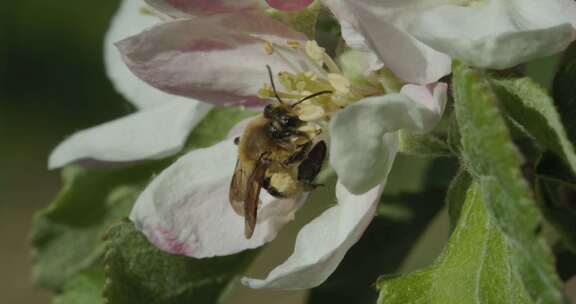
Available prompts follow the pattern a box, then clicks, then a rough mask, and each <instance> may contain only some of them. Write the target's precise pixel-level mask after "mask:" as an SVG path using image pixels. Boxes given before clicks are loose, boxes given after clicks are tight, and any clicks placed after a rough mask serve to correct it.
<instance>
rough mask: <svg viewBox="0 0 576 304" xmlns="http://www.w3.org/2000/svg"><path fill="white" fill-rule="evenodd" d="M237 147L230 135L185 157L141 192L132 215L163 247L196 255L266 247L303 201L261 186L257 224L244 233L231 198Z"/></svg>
mask: <svg viewBox="0 0 576 304" xmlns="http://www.w3.org/2000/svg"><path fill="white" fill-rule="evenodd" d="M236 157H237V150H236V146H235V145H234V144H233V142H232V140H226V141H224V142H221V143H219V144H216V145H214V146H212V147H209V148H206V149H198V150H194V151H192V152H190V153H188V154H187V155H185V156H183V157H181V158H180V159H179V160H178V161H176V162H175V163H174V164H173V165H171V166H170V167H168V168H167V169H165V170H164V171H163V172H162V173H160V175H158V176H157V177H156V178H155V179H154V180H153V181H152V183H150V185H148V187H147V188H146V189H145V190H144V192H142V194H141V195H140V197H139V198H138V200H137V201H136V204H135V205H134V208H133V209H132V212H131V214H130V219H131V220H132V221H133V222H134V224H135V225H136V227H137V228H138V229H139V230H140V231H142V232H143V233H144V234H145V235H146V236H147V237H148V239H149V240H150V241H151V242H152V243H154V244H155V245H156V246H158V247H159V248H160V249H162V250H165V251H167V252H170V253H174V254H181V255H186V256H190V257H195V258H204V257H212V256H221V255H229V254H234V253H237V252H240V251H243V250H246V249H251V248H256V247H259V246H262V245H263V244H265V243H266V242H269V241H271V240H272V239H274V238H275V237H276V234H277V232H278V230H279V229H280V228H281V227H282V226H283V225H284V224H286V223H287V222H289V221H291V220H292V219H293V218H294V213H295V212H296V210H297V209H298V208H299V207H300V206H301V203H302V202H303V199H304V198H302V199H301V200H291V199H284V200H280V199H275V198H273V197H272V196H270V195H269V194H268V193H265V191H263V193H262V195H261V197H260V198H261V200H262V205H261V207H260V209H259V211H258V212H259V213H258V223H257V225H256V230H255V232H254V235H253V236H252V238H251V239H249V240H247V239H246V238H245V237H244V218H243V217H241V216H239V215H237V214H236V213H235V212H234V210H233V209H232V207H231V206H230V203H229V200H228V192H229V185H230V181H231V179H232V173H233V172H234V166H235V164H236Z"/></svg>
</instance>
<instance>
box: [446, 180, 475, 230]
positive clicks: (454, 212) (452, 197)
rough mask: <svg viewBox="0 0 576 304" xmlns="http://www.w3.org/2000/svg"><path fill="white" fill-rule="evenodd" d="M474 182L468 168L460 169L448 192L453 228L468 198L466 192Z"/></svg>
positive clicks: (447, 201)
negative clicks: (467, 170)
mask: <svg viewBox="0 0 576 304" xmlns="http://www.w3.org/2000/svg"><path fill="white" fill-rule="evenodd" d="M471 183H472V177H471V176H470V174H468V172H466V170H463V169H460V171H459V172H458V174H457V175H456V177H455V178H454V180H453V181H452V183H451V184H450V187H449V188H448V193H447V194H446V204H447V205H448V214H449V215H450V226H451V228H452V230H454V228H455V227H456V223H458V219H459V218H460V213H461V211H462V204H463V203H464V199H465V198H466V193H467V192H468V189H469V188H470V184H471Z"/></svg>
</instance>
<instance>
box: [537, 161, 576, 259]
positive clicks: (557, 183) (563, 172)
mask: <svg viewBox="0 0 576 304" xmlns="http://www.w3.org/2000/svg"><path fill="white" fill-rule="evenodd" d="M537 171H538V175H537V188H536V189H537V193H538V196H539V197H540V198H541V199H540V200H539V206H540V209H541V210H542V213H543V214H544V217H545V218H546V220H547V221H548V222H549V223H550V224H551V225H552V227H554V229H555V230H556V231H557V232H558V234H559V236H560V239H561V240H562V241H563V242H564V244H565V245H566V247H567V248H569V249H570V250H571V251H572V252H573V253H575V254H576V176H574V175H573V174H571V172H570V171H569V170H567V168H566V167H565V166H563V163H562V162H560V161H559V160H558V159H557V158H555V157H553V156H552V155H545V156H544V157H543V158H542V160H541V161H540V163H539V164H538V170H537Z"/></svg>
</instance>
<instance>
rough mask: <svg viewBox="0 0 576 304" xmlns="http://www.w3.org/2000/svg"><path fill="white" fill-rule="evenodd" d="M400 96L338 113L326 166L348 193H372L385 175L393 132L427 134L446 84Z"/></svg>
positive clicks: (437, 114) (443, 101) (369, 100)
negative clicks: (402, 130)
mask: <svg viewBox="0 0 576 304" xmlns="http://www.w3.org/2000/svg"><path fill="white" fill-rule="evenodd" d="M402 92H403V94H402V93H400V94H388V95H383V96H374V97H368V98H365V99H363V100H360V101H358V102H356V103H354V104H352V105H350V106H348V107H346V108H345V109H343V110H341V111H340V112H338V113H337V114H336V115H335V116H334V118H333V120H332V122H331V124H330V134H331V141H330V164H331V165H332V167H333V168H334V170H335V171H336V173H337V174H338V177H339V179H340V182H341V183H342V184H344V185H345V186H346V188H348V190H349V191H350V192H352V193H357V194H358V193H363V192H365V191H368V190H369V189H371V188H373V187H374V186H376V185H377V184H379V183H381V182H382V180H383V179H384V178H385V177H386V176H387V175H388V172H389V170H390V167H391V166H392V162H393V161H394V157H395V155H396V152H397V151H398V136H397V134H396V132H395V131H398V130H400V129H406V130H409V131H413V132H426V131H429V130H431V129H432V128H433V127H434V126H435V124H436V123H437V122H438V120H439V119H440V117H441V115H442V112H443V110H444V105H445V104H446V85H445V84H434V85H429V86H423V87H419V86H414V85H408V86H405V87H403V88H402Z"/></svg>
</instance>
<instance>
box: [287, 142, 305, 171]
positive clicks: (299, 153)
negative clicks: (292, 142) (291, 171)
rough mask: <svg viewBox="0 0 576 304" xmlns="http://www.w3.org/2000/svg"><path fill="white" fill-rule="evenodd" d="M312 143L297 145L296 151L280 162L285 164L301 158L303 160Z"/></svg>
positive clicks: (298, 160) (295, 161)
mask: <svg viewBox="0 0 576 304" xmlns="http://www.w3.org/2000/svg"><path fill="white" fill-rule="evenodd" d="M311 145H312V143H311V142H307V143H305V144H303V145H300V146H299V149H298V151H296V152H295V153H294V154H292V155H290V157H289V158H288V159H287V160H285V161H283V162H282V164H283V165H285V166H288V165H291V164H294V163H297V162H300V161H302V160H304V158H305V157H306V154H307V153H308V151H309V150H310V146H311Z"/></svg>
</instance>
